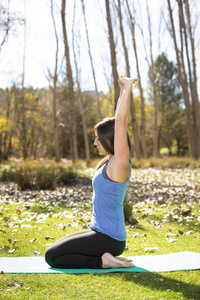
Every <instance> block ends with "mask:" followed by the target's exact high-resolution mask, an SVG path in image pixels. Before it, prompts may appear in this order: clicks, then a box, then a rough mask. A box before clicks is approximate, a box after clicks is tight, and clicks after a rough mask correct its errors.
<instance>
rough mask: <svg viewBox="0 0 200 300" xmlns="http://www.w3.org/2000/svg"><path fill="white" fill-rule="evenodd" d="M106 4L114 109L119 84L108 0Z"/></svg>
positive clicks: (117, 97)
mask: <svg viewBox="0 0 200 300" xmlns="http://www.w3.org/2000/svg"><path fill="white" fill-rule="evenodd" d="M105 4H106V16H107V24H108V34H109V43H110V57H111V66H112V76H113V79H114V93H115V96H114V97H115V108H116V106H117V101H118V99H119V93H120V88H119V83H118V72H117V59H116V51H115V42H114V37H113V30H112V23H111V17H110V6H109V0H105Z"/></svg>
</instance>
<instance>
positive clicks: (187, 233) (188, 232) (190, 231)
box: [185, 230, 193, 235]
mask: <svg viewBox="0 0 200 300" xmlns="http://www.w3.org/2000/svg"><path fill="white" fill-rule="evenodd" d="M192 233H193V231H192V230H189V231H187V232H186V233H185V234H186V235H189V234H192Z"/></svg>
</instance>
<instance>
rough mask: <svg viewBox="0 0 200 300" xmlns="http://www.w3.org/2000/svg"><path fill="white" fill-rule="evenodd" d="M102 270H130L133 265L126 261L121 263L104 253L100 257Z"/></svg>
mask: <svg viewBox="0 0 200 300" xmlns="http://www.w3.org/2000/svg"><path fill="white" fill-rule="evenodd" d="M101 258H102V268H103V269H109V268H111V269H115V268H131V267H134V264H133V263H131V262H128V261H123V260H120V259H117V258H115V257H114V256H112V254H110V253H108V252H106V253H104V254H103V255H102V257H101Z"/></svg>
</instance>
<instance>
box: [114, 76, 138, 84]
mask: <svg viewBox="0 0 200 300" xmlns="http://www.w3.org/2000/svg"><path fill="white" fill-rule="evenodd" d="M138 80H139V79H138V78H131V77H124V76H123V75H120V76H119V77H118V81H119V83H120V84H121V85H122V86H123V85H132V84H134V83H136V82H138Z"/></svg>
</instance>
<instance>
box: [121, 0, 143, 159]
mask: <svg viewBox="0 0 200 300" xmlns="http://www.w3.org/2000/svg"><path fill="white" fill-rule="evenodd" d="M126 5H127V9H128V14H129V23H130V29H131V36H132V42H133V49H134V54H135V61H136V69H137V76H138V79H139V82H138V86H139V90H140V97H141V126H140V134H141V141H142V150H143V155H144V157H147V150H146V124H145V110H144V103H145V99H144V93H143V88H142V80H141V76H140V68H139V60H138V54H137V45H136V38H135V20H134V18H133V15H132V13H131V10H130V6H129V3H128V0H126ZM138 151H139V148H138ZM136 157H137V158H139V156H138V155H136Z"/></svg>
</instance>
